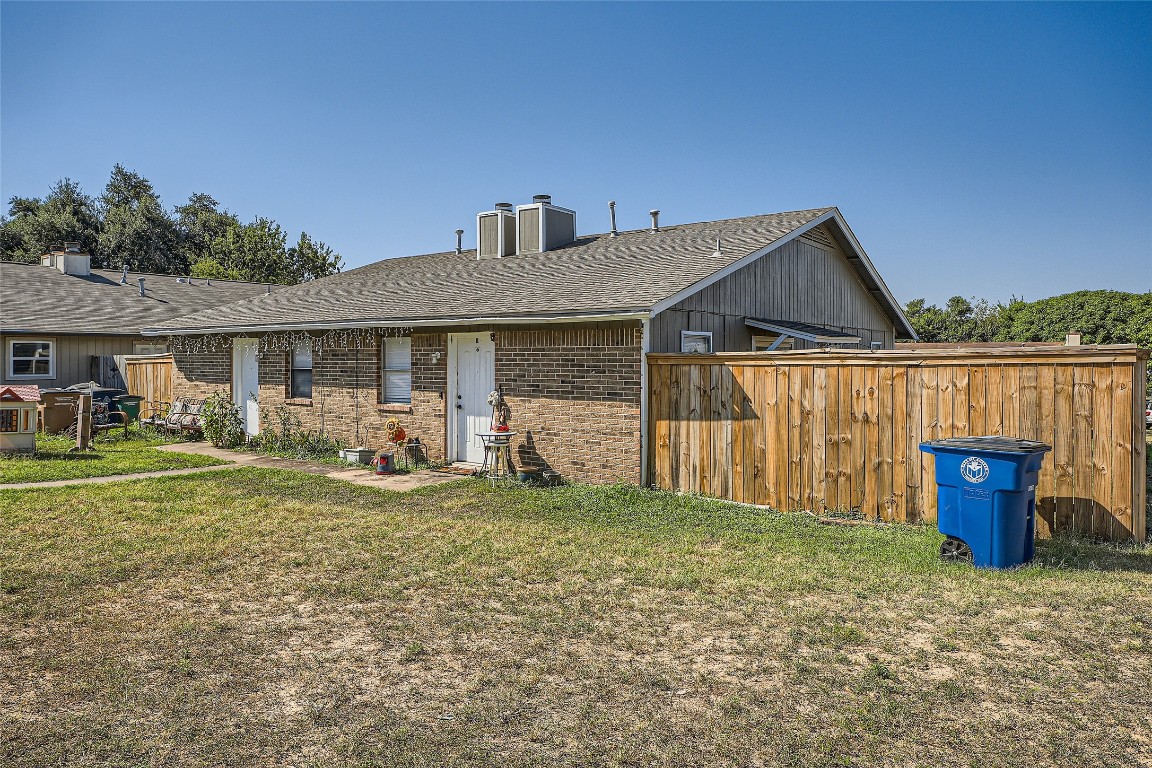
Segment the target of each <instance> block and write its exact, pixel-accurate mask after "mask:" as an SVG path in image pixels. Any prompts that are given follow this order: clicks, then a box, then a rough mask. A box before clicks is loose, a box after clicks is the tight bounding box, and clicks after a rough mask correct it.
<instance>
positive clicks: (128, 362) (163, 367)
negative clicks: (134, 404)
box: [121, 355, 173, 418]
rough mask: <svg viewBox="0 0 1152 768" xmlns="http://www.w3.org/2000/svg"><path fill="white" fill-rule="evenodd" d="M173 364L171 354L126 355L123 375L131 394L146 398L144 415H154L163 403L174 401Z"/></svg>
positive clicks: (143, 404) (143, 406)
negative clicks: (159, 355) (161, 355)
mask: <svg viewBox="0 0 1152 768" xmlns="http://www.w3.org/2000/svg"><path fill="white" fill-rule="evenodd" d="M172 366H173V359H172V357H171V356H170V355H168V356H163V357H158V356H156V355H142V356H139V357H137V356H134V355H125V356H124V359H123V365H122V366H121V367H122V368H123V371H122V373H123V376H124V383H125V387H126V388H127V390H128V393H129V394H132V395H140V396H141V397H143V398H144V402H143V403H142V408H143V410H142V415H143V416H144V417H146V418H147V417H149V416H152V415H153V414H154V413H156V412H157V411H158V410H159V409H160V408H161V405H160V404H161V403H170V402H172Z"/></svg>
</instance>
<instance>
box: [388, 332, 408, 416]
mask: <svg viewBox="0 0 1152 768" xmlns="http://www.w3.org/2000/svg"><path fill="white" fill-rule="evenodd" d="M380 389H381V392H380V401H381V402H383V403H411V402H412V337H411V336H388V337H385V339H384V370H383V379H382V382H381V387H380Z"/></svg>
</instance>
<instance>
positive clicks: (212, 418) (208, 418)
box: [200, 392, 244, 448]
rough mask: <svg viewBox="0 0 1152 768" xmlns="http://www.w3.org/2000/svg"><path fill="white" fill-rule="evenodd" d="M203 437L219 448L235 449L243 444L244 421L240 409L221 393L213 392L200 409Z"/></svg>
mask: <svg viewBox="0 0 1152 768" xmlns="http://www.w3.org/2000/svg"><path fill="white" fill-rule="evenodd" d="M200 424H201V426H202V428H203V430H204V437H206V438H208V439H209V440H211V441H212V444H213V445H215V446H217V447H219V448H235V447H236V446H238V445H240V444H241V443H243V442H244V420H243V419H242V418H240V408H239V406H237V405H236V404H235V403H234V402H232V398H230V397H228V396H227V395H226V394H224V393H223V392H213V393H212V394H211V395H209V396H208V398H207V399H206V400H205V401H204V406H203V407H202V408H201V409H200Z"/></svg>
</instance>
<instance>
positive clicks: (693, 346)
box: [680, 331, 712, 355]
mask: <svg viewBox="0 0 1152 768" xmlns="http://www.w3.org/2000/svg"><path fill="white" fill-rule="evenodd" d="M680 351H681V352H694V353H698V354H703V355H708V354H711V353H712V332H711V331H680Z"/></svg>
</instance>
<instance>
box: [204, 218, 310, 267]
mask: <svg viewBox="0 0 1152 768" xmlns="http://www.w3.org/2000/svg"><path fill="white" fill-rule="evenodd" d="M287 240H288V237H287V235H285V234H284V230H282V229H281V228H280V225H279V224H277V223H276V222H274V221H272V220H271V219H265V218H263V217H258V218H257V219H256V220H255V221H253V222H252V223H250V224H243V225H240V226H232V227H229V228H228V229H227V230H225V232H224V234H223V235H221V236H220V237H218V238H216V239H215V240H214V241H213V242H212V246H211V255H212V256H211V259H210V262H213V263H214V264H215V265H219V267H221V268H223V270H224V271H225V272H226V273H227V274H231V275H239V276H240V277H239V278H238V279H241V280H249V281H252V282H258V283H284V284H290V283H293V282H295V279H294V278H295V274H294V270H293V269H292V266H291V264H290V263H289V261H288V252H287V249H286V248H285V244H286V243H287ZM205 268H209V265H208V264H205V265H203V266H202V267H201V272H200V273H199V274H201V275H202V276H204V277H208V276H209V275H207V274H203V272H202V270H203V269H205ZM210 268H215V266H211V267H210ZM217 276H221V275H217Z"/></svg>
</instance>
